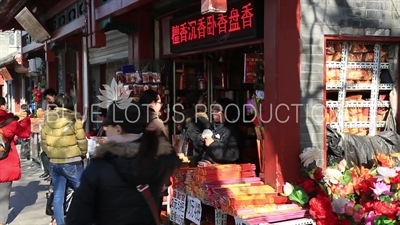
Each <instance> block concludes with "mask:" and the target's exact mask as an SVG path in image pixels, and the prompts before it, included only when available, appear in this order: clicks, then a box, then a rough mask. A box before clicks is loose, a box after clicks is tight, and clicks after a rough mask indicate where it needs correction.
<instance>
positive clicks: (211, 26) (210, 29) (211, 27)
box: [207, 15, 217, 36]
mask: <svg viewBox="0 0 400 225" xmlns="http://www.w3.org/2000/svg"><path fill="white" fill-rule="evenodd" d="M216 27H217V23H216V22H215V15H211V16H207V35H212V36H214V34H215V28H216Z"/></svg>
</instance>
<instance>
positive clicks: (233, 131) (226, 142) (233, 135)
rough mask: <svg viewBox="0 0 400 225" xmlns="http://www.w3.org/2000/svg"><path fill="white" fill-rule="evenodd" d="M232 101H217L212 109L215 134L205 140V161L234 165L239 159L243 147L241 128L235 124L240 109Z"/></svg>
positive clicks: (226, 99) (223, 99)
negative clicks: (240, 136) (240, 138)
mask: <svg viewBox="0 0 400 225" xmlns="http://www.w3.org/2000/svg"><path fill="white" fill-rule="evenodd" d="M234 105H235V104H234V103H233V101H232V100H230V99H228V98H222V99H219V100H217V101H216V102H215V103H214V104H213V107H212V116H213V121H214V127H213V134H212V136H211V137H206V138H204V145H205V146H206V147H205V149H204V153H203V157H202V159H203V160H206V161H209V162H211V163H218V164H226V163H234V162H235V161H237V160H238V159H239V156H240V153H241V145H240V140H239V135H240V133H239V128H238V127H237V125H236V124H235V123H234V122H235V120H238V119H239V118H238V116H239V114H238V108H237V107H234Z"/></svg>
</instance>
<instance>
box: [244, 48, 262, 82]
mask: <svg viewBox="0 0 400 225" xmlns="http://www.w3.org/2000/svg"><path fill="white" fill-rule="evenodd" d="M263 61H264V60H263V55H262V54H244V78H243V82H244V83H254V82H255V81H256V80H257V69H258V68H257V66H259V64H260V63H261V64H262V63H263Z"/></svg>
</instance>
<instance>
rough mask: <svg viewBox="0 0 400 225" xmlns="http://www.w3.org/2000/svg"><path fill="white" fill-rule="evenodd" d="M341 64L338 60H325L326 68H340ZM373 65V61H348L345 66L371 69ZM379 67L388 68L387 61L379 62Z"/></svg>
mask: <svg viewBox="0 0 400 225" xmlns="http://www.w3.org/2000/svg"><path fill="white" fill-rule="evenodd" d="M342 66H343V64H342V62H340V61H327V62H326V68H329V69H340V68H341V67H342ZM374 66H375V63H374V62H348V63H347V68H351V69H372V68H373V67H374ZM380 68H381V69H389V63H380Z"/></svg>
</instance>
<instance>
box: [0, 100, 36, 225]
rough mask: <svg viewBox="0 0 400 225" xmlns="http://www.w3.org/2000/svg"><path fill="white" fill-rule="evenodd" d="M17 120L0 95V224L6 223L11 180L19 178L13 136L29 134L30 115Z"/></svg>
mask: <svg viewBox="0 0 400 225" xmlns="http://www.w3.org/2000/svg"><path fill="white" fill-rule="evenodd" d="M18 120H19V118H18V117H16V116H14V114H12V113H10V112H8V106H7V102H6V99H5V98H4V97H0V129H1V132H0V136H1V138H0V139H1V140H0V142H1V149H0V225H4V224H6V223H7V219H8V209H9V206H10V193H11V186H12V182H13V181H17V180H19V179H21V161H20V157H19V155H18V151H17V148H16V146H15V137H20V138H29V137H30V135H31V120H30V116H27V117H25V118H24V119H22V120H20V121H18Z"/></svg>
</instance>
